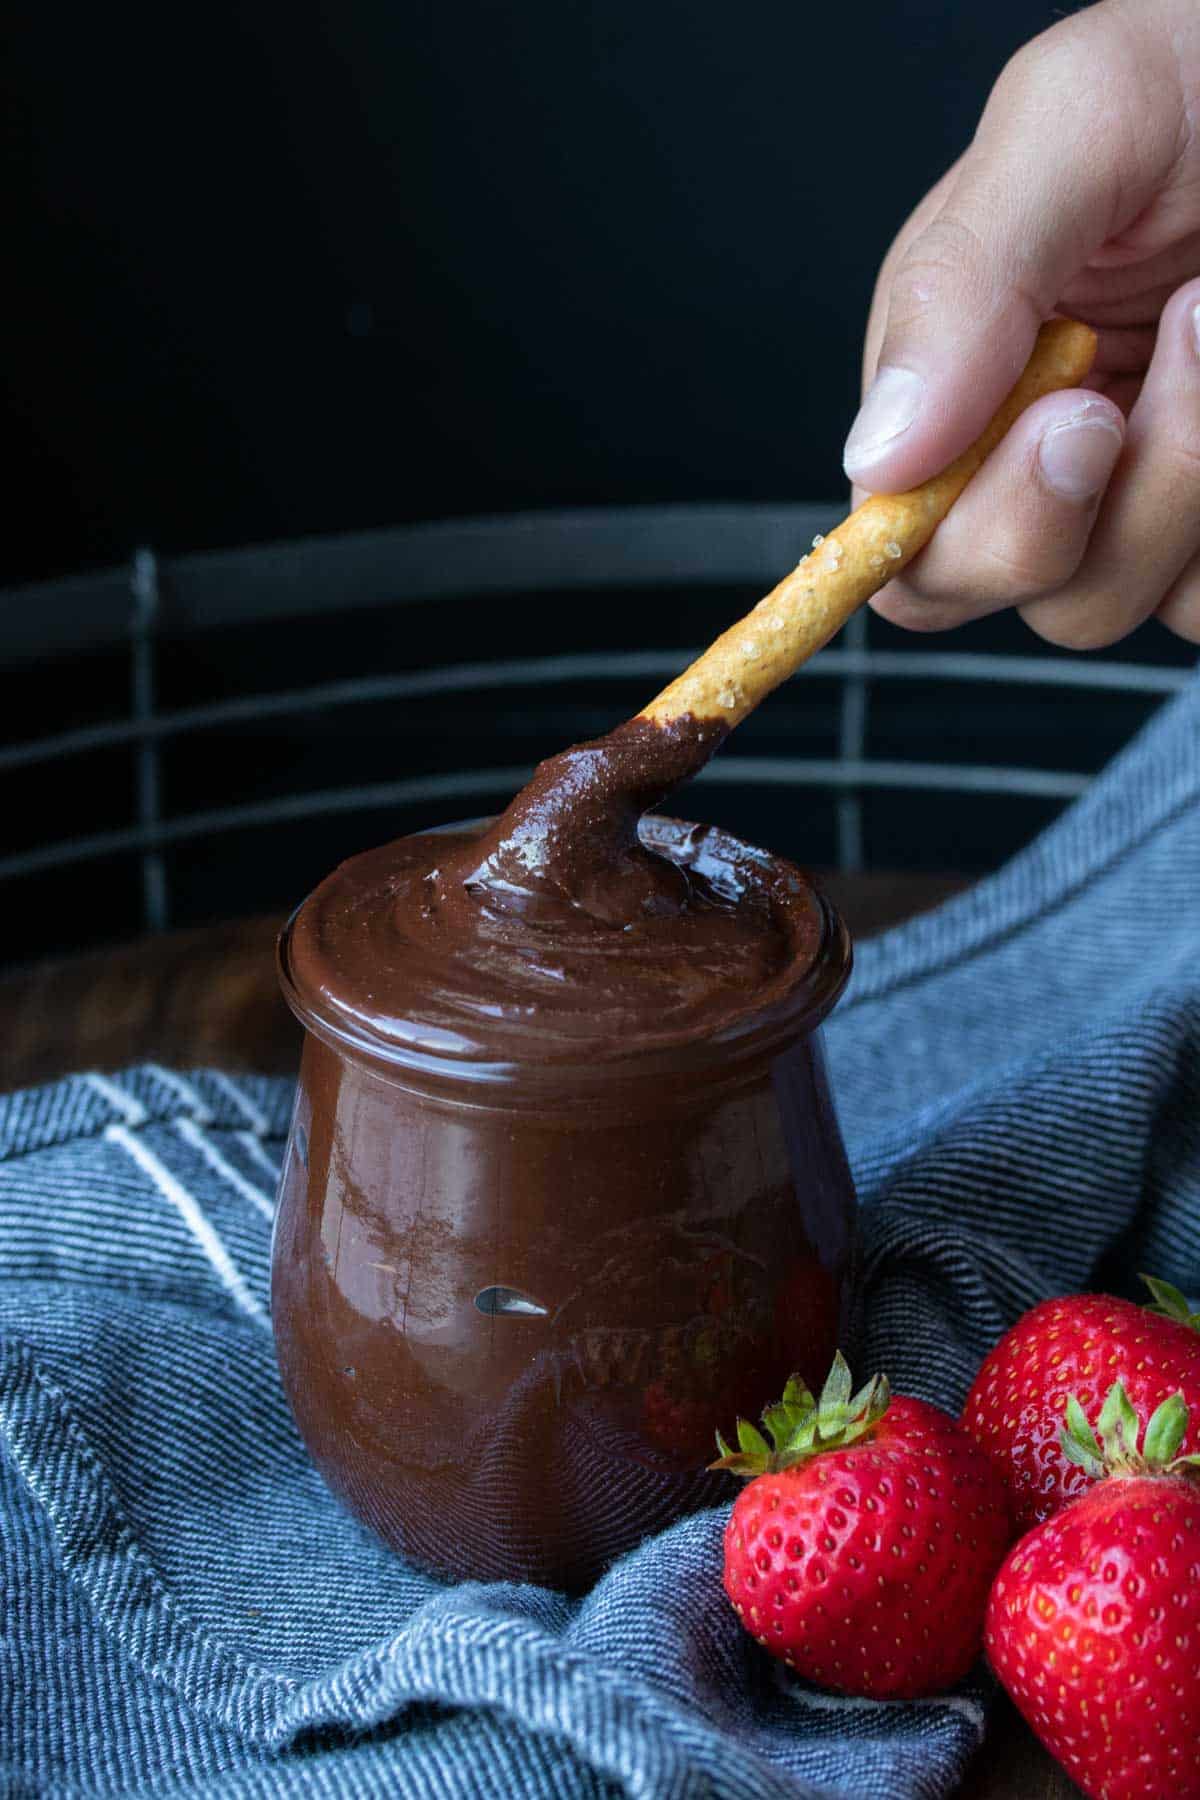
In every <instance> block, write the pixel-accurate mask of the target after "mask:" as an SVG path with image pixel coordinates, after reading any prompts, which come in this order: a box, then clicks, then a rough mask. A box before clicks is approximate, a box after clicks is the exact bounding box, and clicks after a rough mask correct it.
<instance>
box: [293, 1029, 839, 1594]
mask: <svg viewBox="0 0 1200 1800" xmlns="http://www.w3.org/2000/svg"><path fill="white" fill-rule="evenodd" d="M855 1214H856V1207H855V1200H854V1194H853V1188H852V1184H851V1179H850V1174H849V1170H848V1167H847V1164H846V1158H845V1154H844V1151H843V1148H842V1142H841V1137H840V1134H839V1131H838V1127H837V1123H836V1119H835V1116H834V1112H833V1108H832V1104H831V1100H830V1095H829V1089H828V1084H827V1080H826V1075H825V1069H824V1063H823V1059H822V1055H821V1048H820V1038H819V1032H818V1031H817V1030H815V1029H813V1030H812V1031H810V1032H808V1033H806V1034H804V1035H801V1036H798V1037H795V1038H793V1039H792V1040H791V1041H790V1042H788V1043H787V1044H785V1045H783V1046H778V1045H777V1046H775V1048H774V1049H773V1050H772V1052H771V1053H770V1054H769V1055H764V1056H763V1057H762V1058H760V1059H759V1060H758V1061H757V1062H754V1061H751V1062H750V1063H748V1064H745V1065H744V1066H742V1067H740V1068H739V1069H738V1071H737V1072H736V1076H735V1077H734V1078H730V1079H726V1080H724V1081H720V1080H716V1081H714V1082H712V1083H711V1084H702V1085H701V1087H700V1088H697V1087H696V1084H694V1083H692V1084H690V1085H689V1084H685V1085H684V1086H683V1087H682V1088H681V1089H680V1091H679V1092H676V1091H674V1090H673V1088H672V1085H671V1083H670V1081H669V1079H668V1080H665V1081H662V1082H659V1083H650V1082H646V1081H644V1080H643V1081H637V1080H631V1081H630V1082H629V1083H628V1084H626V1085H625V1086H624V1088H623V1087H622V1084H621V1083H620V1082H619V1081H617V1082H615V1083H613V1084H611V1086H610V1088H609V1089H608V1090H606V1092H605V1094H604V1096H603V1101H602V1103H598V1102H596V1101H595V1099H594V1097H593V1098H592V1099H585V1098H582V1097H578V1096H577V1097H574V1098H573V1097H572V1095H571V1094H570V1093H563V1094H560V1095H557V1096H555V1097H554V1098H553V1101H552V1102H550V1101H544V1100H539V1101H538V1102H537V1103H536V1104H522V1105H515V1104H508V1103H506V1099H505V1096H504V1095H503V1094H500V1095H488V1096H485V1097H484V1098H483V1099H482V1101H481V1099H480V1097H479V1096H477V1095H475V1094H472V1093H469V1092H465V1091H464V1092H461V1093H460V1092H456V1091H455V1090H454V1088H453V1085H452V1084H442V1085H441V1087H440V1088H438V1089H437V1091H434V1089H432V1088H430V1087H428V1086H426V1087H424V1088H422V1087H419V1086H417V1085H414V1084H412V1083H406V1081H405V1079H403V1078H393V1076H392V1075H391V1074H389V1072H388V1071H387V1070H386V1069H384V1068H383V1067H381V1066H380V1065H379V1064H378V1063H375V1062H373V1061H371V1060H369V1059H364V1058H361V1057H359V1056H357V1055H356V1054H355V1053H354V1052H353V1051H352V1050H349V1049H347V1048H346V1047H345V1046H340V1045H335V1044H333V1043H331V1042H329V1041H328V1040H327V1039H326V1038H325V1037H323V1036H321V1035H318V1034H317V1033H314V1032H313V1031H311V1030H310V1031H309V1032H308V1033H307V1034H306V1040H305V1049H304V1059H303V1065H302V1070H301V1077H300V1086H299V1092H298V1097H297V1103H296V1109H295V1114H294V1118H293V1122H292V1128H291V1134H290V1138H289V1142H288V1148H287V1154H286V1157H285V1161H284V1171H283V1177H282V1181H281V1189H280V1204H279V1213H278V1217H277V1223H276V1231H275V1240H274V1247H273V1254H272V1314H273V1319H274V1328H275V1337H276V1346H277V1352H278V1358H279V1366H280V1370H281V1373H282V1378H283V1384H284V1388H285V1391H286V1393H287V1397H288V1400H289V1403H290V1405H291V1407H292V1411H293V1413H294V1415H295V1418H296V1421H297V1423H298V1425H299V1428H300V1431H301V1434H302V1436H303V1437H304V1439H305V1442H306V1443H307V1445H308V1448H309V1450H310V1452H311V1454H312V1456H313V1458H314V1460H315V1462H316V1464H317V1466H318V1468H319V1469H320V1471H321V1473H322V1475H323V1476H324V1478H325V1480H326V1481H327V1483H328V1484H329V1486H330V1487H331V1488H332V1489H333V1491H334V1492H335V1493H336V1494H337V1495H338V1496H339V1497H340V1498H341V1500H342V1501H343V1502H344V1504H345V1505H346V1506H347V1507H348V1508H349V1509H350V1510H351V1511H352V1512H353V1513H355V1514H356V1515H357V1516H358V1517H359V1518H360V1519H362V1520H363V1521H364V1522H365V1523H366V1524H367V1525H368V1526H370V1527H371V1528H372V1529H373V1530H374V1531H375V1532H376V1533H378V1534H379V1536H381V1537H382V1538H383V1539H384V1540H385V1541H386V1542H387V1543H388V1544H389V1545H391V1546H393V1547H394V1548H395V1549H396V1550H398V1551H400V1552H401V1553H402V1554H404V1555H405V1556H407V1557H410V1558H412V1559H414V1560H416V1561H418V1562H420V1563H423V1564H424V1565H426V1566H427V1567H430V1568H432V1569H435V1570H437V1571H439V1572H442V1573H445V1574H448V1575H452V1576H455V1577H459V1578H470V1579H484V1580H493V1579H500V1580H516V1581H532V1582H537V1583H542V1584H546V1585H550V1586H554V1587H564V1588H568V1589H580V1588H582V1587H584V1586H586V1585H587V1584H588V1583H589V1582H591V1581H592V1580H593V1579H594V1578H595V1576H596V1575H597V1574H598V1573H599V1571H600V1570H601V1569H602V1568H603V1567H604V1566H605V1565H606V1564H607V1563H608V1562H609V1561H611V1559H612V1558H613V1557H615V1556H617V1555H619V1554H620V1553H621V1552H623V1551H625V1550H627V1549H629V1548H630V1547H631V1546H632V1545H633V1544H635V1543H636V1542H638V1541H639V1539H641V1538H642V1537H643V1536H645V1535H646V1534H647V1533H648V1532H652V1531H655V1530H658V1529H660V1528H662V1527H663V1526H665V1525H667V1524H668V1523H670V1522H671V1521H672V1520H673V1519H675V1518H677V1517H679V1516H680V1515H681V1514H682V1513H684V1512H686V1511H689V1510H692V1509H694V1508H696V1507H699V1506H702V1505H706V1504H712V1503H715V1502H716V1501H718V1500H720V1499H722V1498H724V1497H727V1495H728V1492H729V1487H728V1480H727V1478H722V1477H720V1476H713V1475H711V1474H708V1473H706V1472H705V1464H706V1463H707V1462H708V1461H710V1460H711V1458H712V1456H713V1454H714V1453H715V1452H714V1442H713V1434H714V1431H715V1429H716V1428H717V1427H720V1428H722V1429H723V1430H724V1431H726V1432H729V1431H730V1430H731V1429H732V1427H733V1425H734V1421H735V1419H736V1417H737V1416H738V1414H739V1413H740V1414H745V1415H747V1416H750V1417H757V1416H758V1414H759V1413H760V1412H761V1410H762V1407H763V1405H764V1404H765V1403H766V1402H768V1401H770V1400H772V1399H774V1398H777V1397H778V1393H779V1392H780V1391H781V1389H782V1386H783V1382H784V1380H785V1379H786V1377H787V1376H788V1375H789V1374H790V1373H792V1372H793V1371H797V1370H798V1371H799V1372H800V1373H801V1374H803V1375H804V1376H805V1378H806V1379H807V1380H808V1381H809V1382H810V1384H815V1383H819V1382H820V1381H821V1380H822V1379H823V1378H824V1375H825V1373H826V1371H827V1368H828V1365H829V1362H830V1360H831V1357H832V1355H833V1351H834V1349H835V1347H836V1344H837V1342H838V1338H839V1334H840V1333H841V1332H842V1331H843V1330H844V1328H845V1324H846V1312H847V1307H848V1304H849V1301H850V1288H851V1277H852V1269H853V1262H854V1242H855Z"/></svg>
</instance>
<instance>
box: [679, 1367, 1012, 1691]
mask: <svg viewBox="0 0 1200 1800" xmlns="http://www.w3.org/2000/svg"><path fill="white" fill-rule="evenodd" d="M850 1389H851V1381H850V1371H849V1369H848V1368H847V1367H846V1364H845V1362H844V1360H843V1359H842V1357H841V1355H840V1354H839V1355H838V1356H837V1357H836V1358H835V1360H834V1364H833V1368H832V1370H831V1371H830V1375H829V1379H828V1381H827V1382H826V1384H825V1388H824V1391H823V1392H822V1394H821V1398H820V1400H819V1401H815V1400H814V1399H813V1397H812V1395H811V1394H810V1393H809V1391H808V1389H807V1388H806V1387H805V1386H804V1384H803V1382H801V1381H800V1380H799V1378H798V1377H795V1376H793V1378H792V1380H791V1381H790V1382H789V1383H788V1386H787V1389H786V1391H785V1393H784V1396H783V1400H782V1402H781V1403H780V1405H778V1406H773V1407H769V1408H768V1409H767V1411H766V1412H765V1413H764V1415H763V1424H764V1425H765V1426H766V1429H767V1431H768V1433H769V1434H770V1437H771V1441H772V1444H773V1446H774V1448H773V1449H772V1448H770V1447H769V1446H768V1444H767V1442H766V1440H765V1439H764V1438H763V1437H762V1435H761V1433H759V1432H758V1431H756V1430H755V1428H754V1427H753V1425H748V1424H747V1423H746V1421H745V1420H744V1419H742V1420H739V1422H738V1442H739V1444H740V1446H741V1449H740V1452H733V1451H731V1450H730V1449H729V1448H728V1446H727V1445H726V1444H725V1443H724V1442H722V1440H721V1439H720V1438H718V1439H717V1442H718V1444H719V1446H720V1449H721V1458H720V1460H719V1461H718V1462H716V1463H714V1464H713V1467H714V1468H723V1469H729V1470H730V1471H731V1472H733V1473H734V1474H738V1475H746V1476H751V1477H753V1479H751V1481H750V1484H749V1486H748V1487H747V1488H746V1489H745V1490H744V1492H743V1493H741V1494H740V1495H739V1496H738V1498H737V1500H736V1501H735V1503H734V1507H733V1512H732V1514H731V1516H730V1520H729V1524H728V1527H727V1528H726V1532H725V1592H726V1593H727V1594H728V1595H729V1598H730V1600H732V1602H733V1604H734V1606H735V1607H736V1609H737V1612H738V1616H739V1618H740V1619H741V1621H742V1623H743V1624H744V1625H745V1627H746V1629H747V1630H748V1631H752V1632H753V1633H754V1635H755V1636H756V1637H757V1639H758V1641H759V1643H760V1644H764V1645H765V1646H766V1648H767V1649H768V1650H769V1651H771V1653H772V1655H774V1656H779V1657H782V1658H783V1660H784V1661H785V1662H787V1663H788V1664H790V1666H791V1667H792V1668H794V1669H796V1670H798V1672H799V1673H800V1674H801V1675H805V1676H807V1677H808V1679H809V1680H810V1681H816V1682H820V1683H821V1685H822V1686H824V1687H830V1688H835V1689H837V1690H838V1691H839V1692H841V1693H845V1694H868V1695H873V1696H892V1697H912V1696H915V1695H918V1694H929V1693H935V1692H937V1691H938V1690H940V1689H942V1688H945V1687H947V1686H949V1685H950V1683H952V1682H955V1681H957V1680H958V1679H959V1678H960V1676H962V1675H965V1674H966V1672H967V1670H968V1669H969V1668H970V1666H971V1664H972V1662H973V1661H974V1660H975V1658H976V1656H977V1655H978V1654H979V1648H980V1640H981V1634H982V1627H983V1614H984V1608H985V1606H986V1604H987V1594H988V1588H989V1586H990V1584H991V1580H992V1576H993V1575H994V1574H995V1572H996V1569H997V1567H998V1566H999V1563H1000V1559H1001V1557H1002V1556H1003V1555H1004V1552H1005V1550H1006V1548H1007V1546H1008V1544H1009V1542H1010V1539H1011V1532H1010V1529H1009V1519H1008V1510H1007V1504H1006V1497H1005V1492H1004V1484H1003V1482H1002V1481H1001V1480H1000V1478H999V1477H998V1476H997V1475H996V1473H995V1471H994V1470H993V1469H992V1467H991V1465H990V1463H989V1462H988V1460H987V1458H986V1457H985V1456H984V1455H983V1454H982V1452H981V1451H980V1450H979V1448H978V1447H977V1445H975V1444H974V1443H973V1442H972V1440H971V1438H970V1437H969V1436H968V1435H967V1433H966V1432H965V1431H964V1430H963V1429H962V1427H961V1426H960V1425H959V1424H957V1423H956V1421H955V1420H954V1419H952V1418H950V1416H949V1415H948V1414H947V1413H944V1412H940V1411H939V1410H938V1408H937V1407H935V1406H927V1405H926V1404H925V1402H924V1401H923V1400H908V1399H895V1400H890V1398H889V1393H888V1385H887V1382H886V1381H885V1380H884V1379H883V1377H882V1376H876V1378H875V1380H874V1381H872V1382H871V1383H870V1384H869V1385H868V1386H867V1387H865V1388H863V1390H862V1391H861V1393H859V1394H856V1395H855V1396H854V1397H853V1398H852V1397H851V1393H850Z"/></svg>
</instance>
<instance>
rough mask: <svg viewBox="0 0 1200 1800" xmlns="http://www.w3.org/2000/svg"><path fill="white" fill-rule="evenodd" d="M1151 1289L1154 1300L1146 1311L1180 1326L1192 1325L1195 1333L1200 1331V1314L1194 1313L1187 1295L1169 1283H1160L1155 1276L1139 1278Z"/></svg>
mask: <svg viewBox="0 0 1200 1800" xmlns="http://www.w3.org/2000/svg"><path fill="white" fill-rule="evenodd" d="M1139 1279H1140V1280H1142V1281H1144V1282H1145V1284H1146V1286H1147V1287H1148V1288H1149V1289H1150V1292H1151V1294H1152V1295H1153V1299H1152V1300H1151V1301H1150V1302H1149V1303H1148V1304H1147V1307H1146V1311H1147V1312H1152V1313H1158V1314H1159V1316H1160V1317H1161V1318H1164V1319H1174V1320H1176V1321H1177V1323H1178V1324H1180V1325H1190V1327H1191V1329H1192V1330H1193V1331H1200V1312H1193V1310H1192V1307H1191V1304H1190V1302H1189V1300H1188V1297H1187V1295H1186V1294H1184V1293H1181V1292H1180V1290H1179V1289H1178V1288H1177V1287H1172V1285H1171V1283H1170V1282H1169V1281H1159V1280H1158V1278H1157V1277H1156V1276H1154V1275H1142V1276H1140V1277H1139Z"/></svg>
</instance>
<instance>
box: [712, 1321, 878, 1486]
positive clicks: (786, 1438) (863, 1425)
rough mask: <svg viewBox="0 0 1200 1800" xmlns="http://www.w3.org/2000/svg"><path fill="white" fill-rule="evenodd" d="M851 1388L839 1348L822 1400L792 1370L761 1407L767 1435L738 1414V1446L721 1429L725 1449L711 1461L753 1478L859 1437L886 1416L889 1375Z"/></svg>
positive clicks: (715, 1466)
mask: <svg viewBox="0 0 1200 1800" xmlns="http://www.w3.org/2000/svg"><path fill="white" fill-rule="evenodd" d="M853 1389H854V1381H853V1378H852V1376H851V1374H850V1368H849V1365H848V1364H847V1362H846V1359H845V1357H844V1356H843V1355H842V1353H841V1351H840V1350H839V1351H838V1353H837V1355H836V1356H835V1357H834V1359H833V1366H832V1368H831V1369H830V1371H829V1374H828V1376H827V1378H826V1381H825V1386H824V1387H823V1388H822V1389H821V1397H820V1399H819V1400H814V1399H813V1396H812V1393H811V1392H810V1390H809V1388H808V1387H807V1385H806V1384H805V1383H804V1382H803V1381H802V1380H801V1378H800V1376H799V1375H793V1376H792V1377H791V1379H790V1380H789V1382H788V1384H787V1386H786V1387H785V1388H784V1390H783V1398H782V1400H779V1401H777V1402H776V1403H775V1404H774V1405H773V1406H768V1407H767V1408H766V1410H765V1411H764V1413H763V1416H762V1422H763V1427H764V1429H765V1431H766V1434H767V1437H766V1438H764V1436H763V1434H762V1432H760V1431H759V1430H757V1428H756V1427H755V1426H753V1425H751V1424H750V1423H749V1422H748V1421H747V1420H746V1419H739V1420H738V1422H737V1440H738V1448H737V1449H736V1450H731V1449H730V1447H729V1445H728V1444H727V1443H726V1442H725V1439H724V1438H723V1437H722V1436H721V1434H720V1432H719V1431H718V1433H717V1449H718V1450H719V1451H720V1453H721V1454H720V1456H719V1457H718V1458H717V1460H716V1461H715V1462H713V1463H710V1464H709V1467H710V1468H712V1469H724V1470H725V1471H726V1472H727V1473H728V1474H730V1475H740V1476H742V1477H743V1478H744V1479H746V1480H752V1479H753V1478H754V1476H756V1475H766V1474H778V1473H779V1472H780V1471H781V1470H783V1469H790V1468H793V1467H794V1466H795V1465H796V1464H797V1463H801V1462H806V1461H807V1460H808V1459H809V1458H810V1457H813V1456H818V1455H819V1454H820V1452H821V1451H822V1450H830V1449H834V1448H841V1447H843V1446H845V1445H847V1444H853V1443H857V1442H858V1441H859V1439H860V1438H863V1437H865V1436H866V1435H867V1434H868V1432H870V1431H871V1430H872V1429H873V1428H874V1426H875V1425H877V1424H878V1422H879V1420H880V1419H882V1417H883V1415H884V1413H885V1412H886V1411H887V1408H888V1402H889V1400H890V1399H891V1389H890V1388H889V1386H888V1382H887V1377H886V1376H885V1375H876V1376H873V1377H872V1379H871V1380H870V1381H869V1382H868V1383H867V1384H866V1386H865V1387H863V1388H860V1389H859V1391H858V1392H857V1393H854V1391H853ZM768 1438H769V1439H770V1443H768V1442H767V1439H768Z"/></svg>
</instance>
